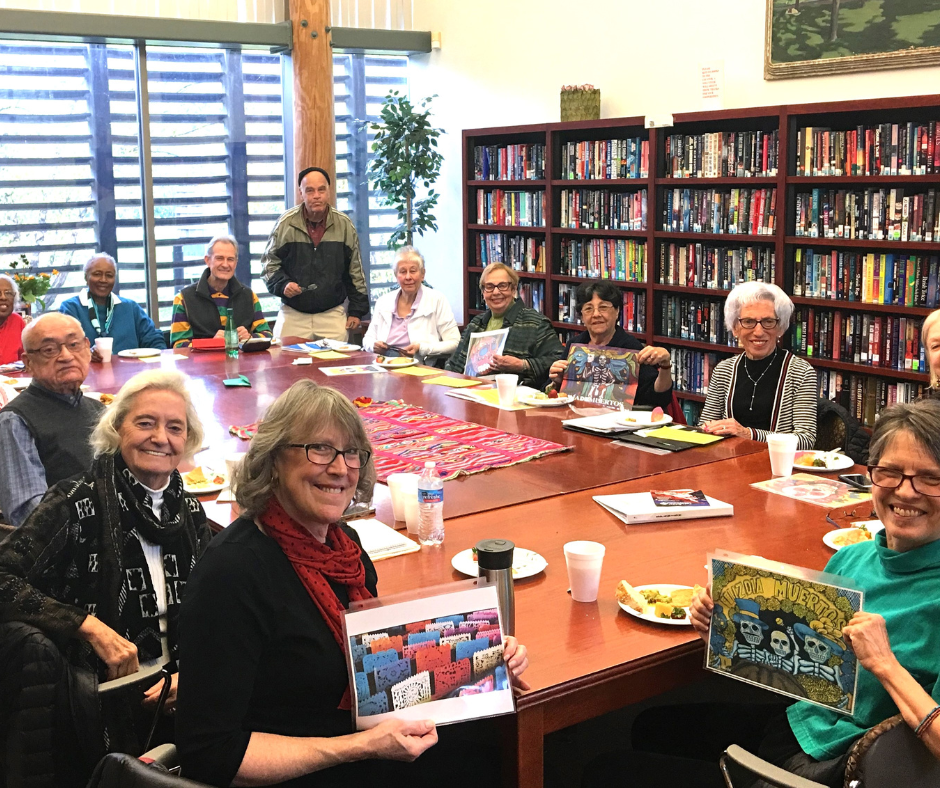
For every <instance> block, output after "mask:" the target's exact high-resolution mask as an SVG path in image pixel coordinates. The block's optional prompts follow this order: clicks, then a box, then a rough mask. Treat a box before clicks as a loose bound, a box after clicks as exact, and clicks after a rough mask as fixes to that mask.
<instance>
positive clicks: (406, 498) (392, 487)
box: [388, 473, 418, 530]
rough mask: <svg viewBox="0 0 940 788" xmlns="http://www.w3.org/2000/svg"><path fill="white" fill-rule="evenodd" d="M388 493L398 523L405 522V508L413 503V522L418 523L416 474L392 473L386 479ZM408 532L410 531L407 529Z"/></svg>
mask: <svg viewBox="0 0 940 788" xmlns="http://www.w3.org/2000/svg"><path fill="white" fill-rule="evenodd" d="M388 491H389V493H390V494H391V496H392V512H394V514H395V519H396V520H398V521H399V522H407V521H408V520H407V516H406V514H407V513H406V508H407V506H408V505H409V503H410V502H411V501H412V500H413V501H414V510H415V511H414V521H415V528H416V529H417V527H418V526H417V522H418V474H416V473H393V474H391V475H389V477H388ZM409 530H410V529H409Z"/></svg>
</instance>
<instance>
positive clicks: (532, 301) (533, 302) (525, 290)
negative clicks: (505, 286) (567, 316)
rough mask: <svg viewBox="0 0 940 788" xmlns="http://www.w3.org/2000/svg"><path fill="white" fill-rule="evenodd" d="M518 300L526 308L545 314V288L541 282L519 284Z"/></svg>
mask: <svg viewBox="0 0 940 788" xmlns="http://www.w3.org/2000/svg"><path fill="white" fill-rule="evenodd" d="M519 298H520V300H521V301H522V303H523V304H525V305H526V306H527V307H529V308H531V309H534V310H535V311H536V312H541V313H542V314H545V312H544V309H545V286H544V285H543V284H542V283H541V282H520V283H519Z"/></svg>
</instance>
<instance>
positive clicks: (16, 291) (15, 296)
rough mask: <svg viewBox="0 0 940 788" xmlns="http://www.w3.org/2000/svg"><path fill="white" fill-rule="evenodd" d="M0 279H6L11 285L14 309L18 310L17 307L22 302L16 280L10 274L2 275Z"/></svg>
mask: <svg viewBox="0 0 940 788" xmlns="http://www.w3.org/2000/svg"><path fill="white" fill-rule="evenodd" d="M0 279H6V280H7V281H8V282H9V283H10V287H12V288H13V308H14V309H16V305H17V304H18V303H19V302H20V288H19V285H17V284H16V280H15V279H14V278H13V277H12V276H10V275H9V274H0Z"/></svg>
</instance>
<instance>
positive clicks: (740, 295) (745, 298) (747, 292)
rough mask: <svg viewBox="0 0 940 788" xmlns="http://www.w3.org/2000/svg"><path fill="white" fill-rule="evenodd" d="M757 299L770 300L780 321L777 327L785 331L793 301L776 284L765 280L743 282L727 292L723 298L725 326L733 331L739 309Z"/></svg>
mask: <svg viewBox="0 0 940 788" xmlns="http://www.w3.org/2000/svg"><path fill="white" fill-rule="evenodd" d="M758 301H770V302H771V303H773V305H774V315H775V316H776V318H777V320H779V321H780V323H779V324H778V326H777V328H778V329H780V330H781V331H785V330H786V329H787V328H788V327H789V326H790V318H791V317H792V316H793V302H792V301H791V300H790V297H789V296H788V295H787V294H786V293H784V292H783V290H781V289H780V288H779V287H777V285H771V284H767V283H766V282H743V283H741V284H739V285H736V286H735V288H734V290H732V291H731V292H730V293H728V298H727V299H726V300H725V328H727V329H728V330H729V331H733V330H734V327H735V324H736V323H737V322H738V318H739V317H741V309H743V308H744V307H745V306H747V305H748V304H756V303H757V302H758Z"/></svg>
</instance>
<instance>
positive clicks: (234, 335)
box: [224, 308, 238, 358]
mask: <svg viewBox="0 0 940 788" xmlns="http://www.w3.org/2000/svg"><path fill="white" fill-rule="evenodd" d="M224 314H225V355H226V357H228V358H238V330H237V329H236V328H235V321H234V320H233V319H232V310H231V309H228V308H226V309H225V312H224Z"/></svg>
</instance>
